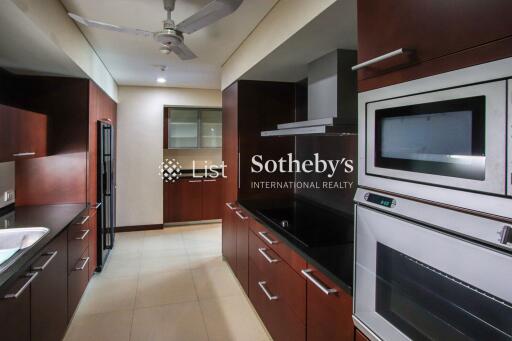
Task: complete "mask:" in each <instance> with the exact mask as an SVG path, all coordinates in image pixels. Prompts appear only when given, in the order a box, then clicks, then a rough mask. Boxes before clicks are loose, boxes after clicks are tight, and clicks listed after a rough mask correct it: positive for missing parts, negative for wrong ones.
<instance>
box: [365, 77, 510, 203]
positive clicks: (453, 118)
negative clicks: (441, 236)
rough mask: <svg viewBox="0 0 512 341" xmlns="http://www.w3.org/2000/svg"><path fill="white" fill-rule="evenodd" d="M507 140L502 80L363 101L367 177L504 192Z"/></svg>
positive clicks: (505, 93)
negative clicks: (365, 102)
mask: <svg viewBox="0 0 512 341" xmlns="http://www.w3.org/2000/svg"><path fill="white" fill-rule="evenodd" d="M506 141H507V81H506V80H499V81H493V82H487V83H481V84H475V85H470V86H462V87H457V88H453V89H446V90H442V91H432V92H427V93H421V94H416V95H411V96H404V97H399V98H392V99H388V100H381V101H376V102H371V103H367V104H366V155H367V157H366V165H365V169H366V174H368V175H370V176H377V177H382V178H388V179H397V180H401V181H407V182H413V183H419V184H426V185H434V186H440V187H446V188H454V189H457V190H463V191H473V192H480V193H487V194H495V195H503V196H504V195H506V191H507V185H506V184H507V172H506V169H507V164H506V163H507V146H506V145H507V143H506ZM509 149H510V148H509Z"/></svg>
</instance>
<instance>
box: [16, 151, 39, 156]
mask: <svg viewBox="0 0 512 341" xmlns="http://www.w3.org/2000/svg"><path fill="white" fill-rule="evenodd" d="M33 155H36V152H27V153H15V154H12V156H14V157H17V156H33Z"/></svg>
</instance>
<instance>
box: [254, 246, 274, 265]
mask: <svg viewBox="0 0 512 341" xmlns="http://www.w3.org/2000/svg"><path fill="white" fill-rule="evenodd" d="M267 250H268V249H267V248H266V247H260V248H259V249H258V251H259V252H260V253H261V255H262V256H263V257H264V258H265V259H266V260H267V262H269V263H277V262H279V259H277V258H272V257H270V256H269V255H268V254H267Z"/></svg>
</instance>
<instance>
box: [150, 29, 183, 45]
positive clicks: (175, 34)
mask: <svg viewBox="0 0 512 341" xmlns="http://www.w3.org/2000/svg"><path fill="white" fill-rule="evenodd" d="M155 40H156V41H157V42H159V43H160V44H163V45H167V46H176V45H179V44H181V43H182V42H183V34H182V33H181V32H179V31H176V30H174V29H170V28H169V29H164V30H163V31H161V32H157V33H155Z"/></svg>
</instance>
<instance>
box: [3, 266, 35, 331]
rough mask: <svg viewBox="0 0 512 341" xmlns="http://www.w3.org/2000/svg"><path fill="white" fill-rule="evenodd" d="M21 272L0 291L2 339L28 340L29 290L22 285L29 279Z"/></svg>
mask: <svg viewBox="0 0 512 341" xmlns="http://www.w3.org/2000/svg"><path fill="white" fill-rule="evenodd" d="M29 270H30V269H27V270H26V271H23V272H22V274H21V275H20V276H19V277H18V278H16V279H15V280H14V282H13V283H11V284H10V285H7V286H6V288H5V289H3V290H1V291H0V297H1V298H0V321H2V326H5V327H4V328H2V331H1V333H2V337H1V339H2V340H5V341H30V290H27V289H25V290H22V288H23V285H24V284H25V283H27V281H29V280H30V277H28V276H27V275H26V274H28V273H29ZM16 293H19V295H18V296H17V297H11V298H5V296H6V295H13V294H16Z"/></svg>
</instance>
